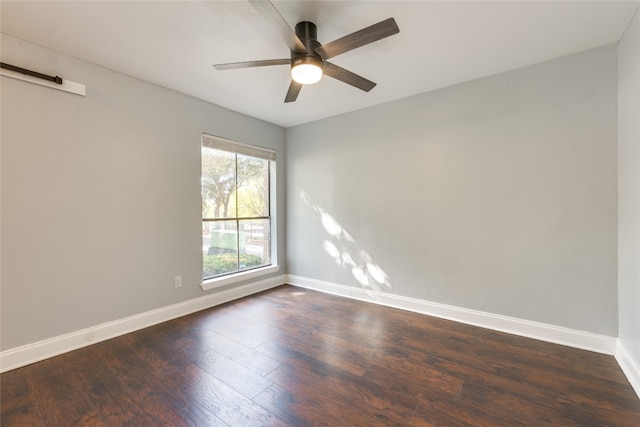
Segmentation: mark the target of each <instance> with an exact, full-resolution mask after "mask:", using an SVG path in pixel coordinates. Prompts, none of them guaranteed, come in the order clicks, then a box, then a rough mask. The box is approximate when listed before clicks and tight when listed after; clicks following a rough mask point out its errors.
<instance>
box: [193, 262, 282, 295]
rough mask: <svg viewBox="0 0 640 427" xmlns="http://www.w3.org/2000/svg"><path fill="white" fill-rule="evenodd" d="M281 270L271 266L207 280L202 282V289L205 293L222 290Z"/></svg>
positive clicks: (276, 266)
mask: <svg viewBox="0 0 640 427" xmlns="http://www.w3.org/2000/svg"><path fill="white" fill-rule="evenodd" d="M279 270H280V266H278V265H270V266H267V267H262V268H256V269H255V270H249V271H243V272H241V273H236V274H232V275H229V276H224V277H218V278H215V279H207V280H205V281H203V282H202V284H201V285H200V287H201V288H202V290H203V291H210V290H212V289H216V288H221V287H223V286H227V285H232V284H234V283H238V282H242V281H244V280H249V279H254V278H256V277H261V276H266V275H267V274H272V273H277V272H278V271H279Z"/></svg>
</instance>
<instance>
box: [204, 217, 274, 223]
mask: <svg viewBox="0 0 640 427" xmlns="http://www.w3.org/2000/svg"><path fill="white" fill-rule="evenodd" d="M270 218H271V217H268V216H247V217H232V218H202V220H203V221H205V222H216V221H250V220H254V219H270Z"/></svg>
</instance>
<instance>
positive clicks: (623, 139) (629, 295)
mask: <svg viewBox="0 0 640 427" xmlns="http://www.w3.org/2000/svg"><path fill="white" fill-rule="evenodd" d="M618 126H619V142H618V144H619V145H618V188H619V199H620V200H619V204H618V212H619V219H618V286H619V289H618V293H619V301H620V302H619V311H620V330H619V337H620V341H621V343H622V345H624V347H625V348H626V350H627V351H628V352H629V354H631V356H632V357H633V358H635V361H636V363H637V364H639V365H640V11H636V14H635V16H634V18H633V20H632V21H631V23H630V24H629V27H628V28H627V31H626V32H625V34H624V37H623V38H622V40H621V41H620V46H619V124H618Z"/></svg>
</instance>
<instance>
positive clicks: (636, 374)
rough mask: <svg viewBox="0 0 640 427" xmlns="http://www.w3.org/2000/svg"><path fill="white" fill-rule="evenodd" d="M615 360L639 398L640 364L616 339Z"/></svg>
mask: <svg viewBox="0 0 640 427" xmlns="http://www.w3.org/2000/svg"><path fill="white" fill-rule="evenodd" d="M616 360H617V361H618V365H620V368H622V372H624V374H625V375H626V376H627V379H628V380H629V383H631V387H633V389H634V390H635V391H636V394H637V395H638V397H640V363H638V361H637V360H635V359H634V358H633V357H631V354H630V353H629V352H628V351H627V349H626V348H625V347H624V345H623V344H622V341H620V338H618V344H617V347H616Z"/></svg>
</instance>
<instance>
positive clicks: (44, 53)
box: [0, 35, 285, 350]
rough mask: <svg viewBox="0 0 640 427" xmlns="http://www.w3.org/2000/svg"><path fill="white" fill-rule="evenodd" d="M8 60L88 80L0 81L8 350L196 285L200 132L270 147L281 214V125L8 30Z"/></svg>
mask: <svg viewBox="0 0 640 427" xmlns="http://www.w3.org/2000/svg"><path fill="white" fill-rule="evenodd" d="M2 60H3V61H6V62H9V63H15V64H16V65H21V66H24V67H27V68H33V69H36V70H41V71H42V72H45V73H50V74H58V75H61V76H63V77H65V78H68V79H69V80H72V81H76V82H80V83H84V84H86V85H87V96H86V97H80V96H77V95H72V94H69V93H65V92H61V91H57V90H53V89H49V88H45V87H42V86H37V85H33V84H29V83H25V82H21V81H17V80H14V79H10V78H6V77H2V78H1V79H0V82H1V87H0V89H1V94H2V101H1V102H2V104H1V108H2V109H1V114H2V117H1V120H2V130H1V136H2V147H1V149H2V152H1V154H2V158H1V160H2V163H1V167H2V176H1V184H2V218H1V227H2V228H1V232H2V238H1V240H2V243H1V245H2V247H1V250H2V257H1V261H2V276H1V281H2V288H1V293H2V302H1V307H0V308H1V312H2V317H1V323H2V328H1V334H2V349H3V350H6V349H9V348H13V347H16V346H20V345H23V344H27V343H32V342H36V341H39V340H43V339H46V338H50V337H54V336H58V335H60V334H64V333H68V332H73V331H77V330H81V329H83V328H87V327H90V326H94V325H97V324H100V323H103V322H106V321H111V320H116V319H120V318H123V317H126V316H129V315H133V314H138V313H142V312H145V311H147V310H151V309H155V308H159V307H163V306H167V305H170V304H173V303H177V302H180V301H185V300H188V299H192V298H196V297H200V296H203V295H204V293H203V291H202V290H201V289H200V287H199V284H200V280H201V279H200V277H201V263H200V262H201V261H200V260H201V237H200V234H201V226H200V218H201V216H200V206H201V203H200V135H201V133H202V132H206V133H210V134H213V135H219V136H223V137H226V138H230V139H235V140H238V141H241V142H247V143H252V144H256V145H261V146H266V147H270V148H275V149H277V150H278V154H279V155H280V156H281V157H280V159H281V161H280V162H279V163H278V171H277V173H278V203H277V210H278V211H279V212H280V213H282V214H284V206H285V197H284V196H285V194H284V192H285V179H284V166H285V164H284V156H283V154H284V130H283V129H282V128H279V127H277V126H274V125H270V124H267V123H265V122H261V121H258V120H256V119H252V118H249V117H246V116H243V115H240V114H237V113H234V112H231V111H228V110H225V109H222V108H220V107H217V106H214V105H211V104H208V103H206V102H202V101H199V100H197V99H194V98H191V97H188V96H185V95H182V94H179V93H176V92H173V91H170V90H167V89H164V88H161V87H159V86H155V85H152V84H149V83H146V82H143V81H140V80H137V79H134V78H131V77H128V76H125V75H122V74H119V73H116V72H113V71H110V70H107V69H104V68H101V67H98V66H95V65H93V64H90V63H87V62H84V61H80V60H77V59H74V58H70V57H67V56H64V55H61V54H58V53H56V52H53V51H50V50H47V49H44V48H41V47H38V46H35V45H32V44H29V43H25V42H22V41H19V40H16V39H14V38H11V37H8V36H6V35H3V36H2ZM277 235H278V240H279V242H280V246H279V248H278V249H279V250H278V254H277V256H278V260H279V262H280V264H281V265H282V266H283V269H282V270H281V272H284V261H285V252H284V215H280V217H279V220H278V233H277ZM175 275H182V279H183V287H182V288H181V289H174V284H173V277H174V276H175Z"/></svg>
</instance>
